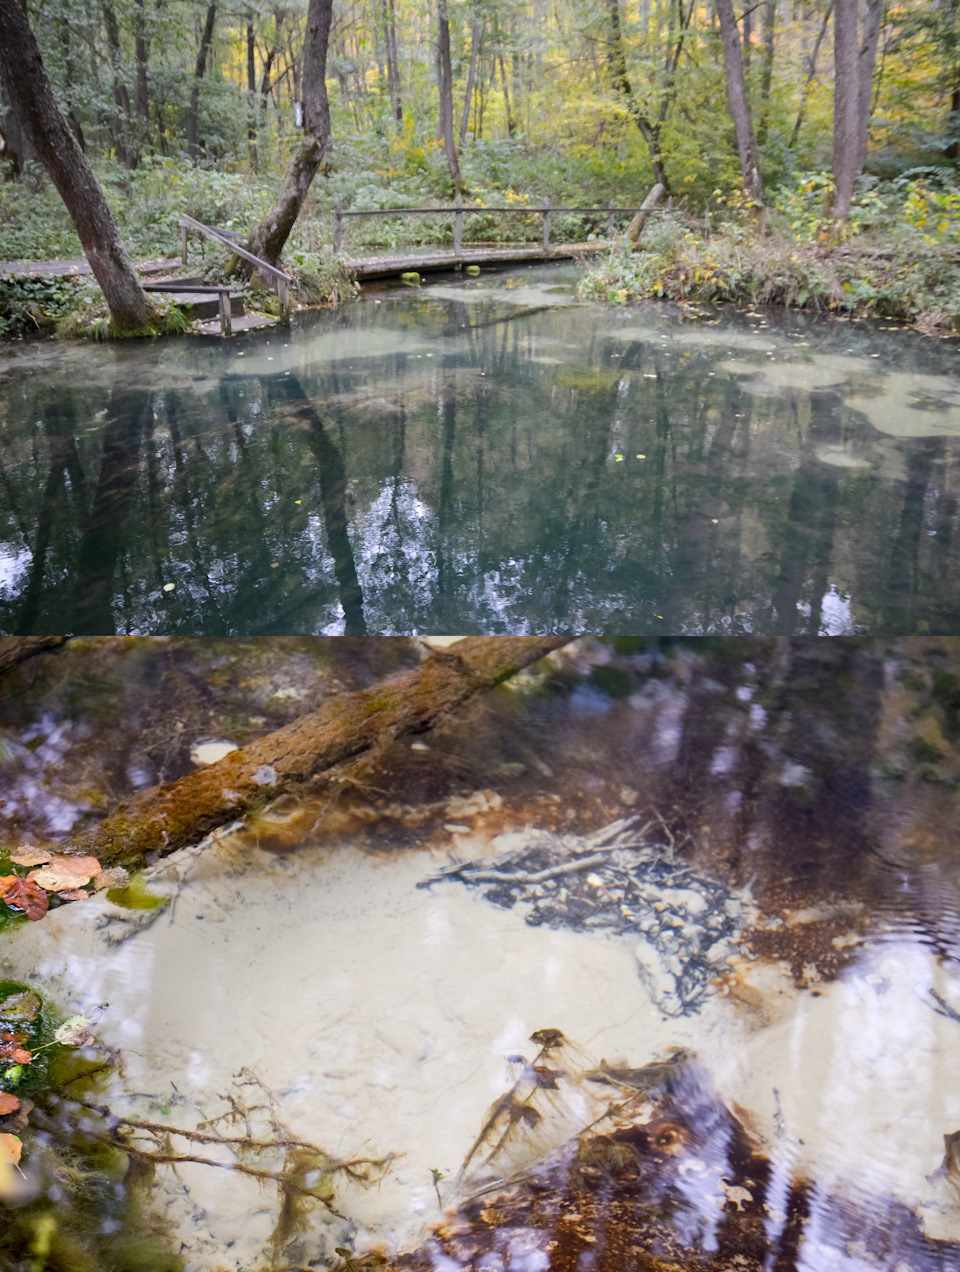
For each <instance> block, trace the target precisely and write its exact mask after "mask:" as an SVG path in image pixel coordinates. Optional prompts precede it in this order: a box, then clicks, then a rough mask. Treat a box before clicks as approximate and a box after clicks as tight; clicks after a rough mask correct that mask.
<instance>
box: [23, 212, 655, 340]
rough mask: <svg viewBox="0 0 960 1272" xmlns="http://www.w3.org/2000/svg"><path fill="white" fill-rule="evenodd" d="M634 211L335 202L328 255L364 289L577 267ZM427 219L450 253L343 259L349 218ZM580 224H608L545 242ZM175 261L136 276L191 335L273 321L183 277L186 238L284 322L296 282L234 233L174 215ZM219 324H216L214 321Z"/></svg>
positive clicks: (84, 270)
mask: <svg viewBox="0 0 960 1272" xmlns="http://www.w3.org/2000/svg"><path fill="white" fill-rule="evenodd" d="M641 210H643V211H646V207H644V209H640V208H619V207H615V206H614V203H613V200H611V201H610V204H609V206H608V207H605V208H595V207H594V208H579V207H577V208H574V207H552V206H551V204H550V200H549V199H544V200H543V201H542V203H541V205H540V206H539V207H531V206H526V205H524V204H513V205H511V206H494V207H484V206H483V205H465V204H464V201H463V197H462V196H461V195H459V194H458V195H457V198H456V202H455V204H454V205H453V206H452V207H420V208H363V209H356V210H349V209H345V208H344V207H343V206H342V204H341V201H340V198H339V197H338V198H336V199H335V200H334V209H333V250H334V253H335V255H337V256H339V257H340V261H341V265H342V268H343V272H344V274H345V275H346V276H347V277H348V278H353V279H356V280H357V281H358V282H365V281H368V280H372V279H384V278H391V277H396V276H399V275H402V274H412V273H418V274H420V273H430V272H437V271H441V270H460V269H463V268H465V267H467V266H470V265H511V264H516V263H520V262H523V261H555V260H572V259H580V258H583V257H586V256H589V255H592V254H593V253H596V252H604V251H609V250H610V248H611V247H612V246H613V245H614V243H615V241H616V218H617V217H623V216H626V215H629V216H633V215H634V214H635V213H637V212H639V211H641ZM491 215H492V216H503V215H510V216H514V217H516V216H518V215H521V216H525V217H530V216H531V215H532V216H539V217H540V219H541V231H542V232H541V234H540V236H539V241H537V242H532V243H531V242H525V243H516V242H514V243H485V244H482V245H474V246H470V247H464V245H463V227H464V220H465V218H466V217H470V216H483V217H487V216H491ZM407 216H421V217H422V216H428V217H442V218H444V219H446V218H452V221H453V247H452V248H447V247H439V246H437V245H425V246H420V247H410V248H407V249H406V250H405V251H404V252H403V253H397V254H390V255H388V254H378V255H372V256H348V255H345V254H344V252H343V230H344V223H345V222H346V221H347V220H348V218H355V217H407ZM553 216H579V217H589V218H592V220H593V222H594V224H596V225H597V226H599V225H600V224H601V223H602V222H603V221H604V220H605V221H606V227H605V228H606V231H607V234H606V237H605V238H602V239H599V238H593V239H590V240H588V241H587V242H585V243H583V242H581V243H553V242H551V238H550V230H551V217H553ZM179 225H180V261H179V266H180V270H181V272H179V273H176V272H175V271H176V270H177V265H178V262H177V261H176V258H167V259H165V260H161V261H145V262H141V263H139V264H138V265H137V270H138V272H139V273H140V274H141V275H143V276H145V277H155V276H157V275H162V276H163V277H161V278H156V279H155V281H152V282H145V283H144V289H145V290H146V291H162V292H165V293H167V294H168V295H171V296H172V297H173V298H175V299H176V300H177V301H180V302H182V303H183V304H185V305H189V306H190V307H191V313H192V316H193V317H194V318H195V319H197V330H198V331H199V332H200V333H201V334H205V335H214V334H217V329H218V328H219V334H220V335H221V336H229V335H232V334H233V333H234V332H235V331H244V330H250V329H252V328H255V327H264V326H269V325H272V324H273V323H275V322H276V321H277V320H276V319H275V318H271V317H270V316H269V315H266V314H249V315H247V314H244V300H243V297H242V296H241V295H240V294H239V293H237V292H236V291H235V290H233V289H232V288H231V287H230V286H229V285H227V284H216V285H207V284H204V283H203V282H202V280H201V279H200V278H199V277H198V276H188V275H187V274H186V273H185V272H184V271H185V270H186V267H187V265H188V259H187V258H188V246H189V236H190V235H191V234H199V235H201V236H202V237H203V238H205V239H209V240H211V241H212V242H214V243H217V244H218V245H219V246H221V247H225V248H227V249H228V250H229V251H230V252H232V253H233V254H234V255H235V256H239V257H241V258H242V259H243V260H245V261H247V262H249V263H250V264H251V265H252V266H253V268H254V271H255V272H256V273H257V274H258V275H259V277H260V279H261V281H262V282H263V283H265V284H266V285H267V286H268V287H270V288H272V289H273V290H274V291H276V293H277V298H278V300H279V302H280V313H281V321H286V320H287V318H288V317H289V312H290V302H291V293H292V290H293V286H294V279H293V278H292V277H291V275H290V274H287V273H286V272H285V271H284V270H282V269H278V268H277V267H276V266H274V265H269V264H268V263H267V262H266V261H264V260H261V259H260V258H259V257H257V256H254V255H253V253H252V252H248V251H247V249H246V248H245V247H243V246H242V242H241V240H242V238H243V237H244V236H243V235H241V234H239V233H238V232H237V231H236V230H220V229H216V228H215V227H213V226H210V225H204V224H203V222H201V221H198V220H196V219H195V218H194V217H192V216H188V215H187V214H186V213H185V212H183V213H181V214H180V221H179ZM90 273H92V271H91V269H90V266H89V264H88V263H87V262H86V261H85V260H70V261H0V278H2V277H4V276H7V277H11V276H19V277H23V276H29V277H43V276H47V277H71V276H74V275H85V274H90ZM217 320H219V321H217Z"/></svg>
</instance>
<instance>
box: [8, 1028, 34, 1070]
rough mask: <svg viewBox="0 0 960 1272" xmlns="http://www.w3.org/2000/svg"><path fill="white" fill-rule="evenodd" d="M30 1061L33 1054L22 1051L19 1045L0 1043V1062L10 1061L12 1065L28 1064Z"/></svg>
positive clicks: (15, 1043)
mask: <svg viewBox="0 0 960 1272" xmlns="http://www.w3.org/2000/svg"><path fill="white" fill-rule="evenodd" d="M8 1037H9V1035H8ZM32 1059H33V1054H32V1053H31V1052H29V1051H24V1049H23V1047H21V1046H20V1045H19V1043H17V1042H0V1060H12V1061H13V1063H14V1064H29V1063H30V1062H31V1060H32Z"/></svg>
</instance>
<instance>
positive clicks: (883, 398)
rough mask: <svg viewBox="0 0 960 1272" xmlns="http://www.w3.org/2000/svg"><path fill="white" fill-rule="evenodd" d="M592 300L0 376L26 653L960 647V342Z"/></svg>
mask: <svg viewBox="0 0 960 1272" xmlns="http://www.w3.org/2000/svg"><path fill="white" fill-rule="evenodd" d="M576 277H577V275H576V273H575V271H571V270H561V269H557V268H552V269H544V268H540V267H532V268H529V269H525V270H515V271H511V272H509V273H500V274H496V275H494V274H490V275H485V276H483V277H481V278H480V279H478V280H475V281H474V280H469V281H467V280H465V281H463V282H460V281H454V280H451V279H450V278H449V277H448V278H445V279H442V280H437V281H435V282H433V283H430V284H427V285H424V286H423V287H422V288H420V289H419V290H417V291H411V290H407V289H400V290H385V291H381V292H376V293H375V292H367V293H366V294H365V295H364V297H363V298H362V300H360V301H359V302H357V303H353V304H349V305H347V306H345V307H344V308H343V309H341V310H340V311H339V312H336V313H321V314H310V315H304V316H303V318H302V320H301V321H298V322H297V323H295V325H294V328H293V329H292V330H291V331H289V332H279V333H274V334H269V335H260V336H250V337H241V338H238V339H236V340H234V341H233V342H230V343H220V342H214V341H207V342H204V341H193V340H182V341H177V342H173V341H169V342H164V343H159V342H157V343H151V344H144V345H139V344H137V345H131V346H129V347H111V348H99V347H87V346H82V347H80V346H64V345H35V346H26V345H24V346H19V347H16V346H15V347H13V348H9V349H7V350H4V351H3V352H0V630H2V631H3V632H6V633H29V632H34V631H37V632H51V631H55V632H76V633H91V632H93V633H109V632H130V633H155V634H160V633H169V632H184V633H189V634H193V635H213V634H224V633H240V634H242V633H249V634H252V633H264V634H271V633H279V632H288V633H331V634H337V633H344V632H345V633H347V634H362V633H365V632H366V633H407V632H421V633H442V632H447V633H453V632H458V633H459V632H522V631H535V632H544V631H565V630H571V631H594V632H603V631H606V632H627V631H629V632H640V631H650V632H684V633H689V634H707V633H713V632H724V633H748V632H750V633H759V634H771V633H784V634H787V633H809V634H813V635H816V634H822V635H837V634H841V633H856V632H863V633H871V632H876V633H884V634H909V633H917V632H920V633H923V632H932V633H948V632H954V633H955V632H960V508H958V499H957V490H958V486H960V375H958V374H957V372H956V368H957V363H958V361H960V359H958V356H957V353H956V352H955V351H954V347H953V345H952V344H950V345H947V344H943V343H938V342H934V341H932V340H927V339H925V338H923V337H921V336H919V335H916V334H914V333H908V332H902V331H899V330H893V329H885V328H884V327H883V326H882V325H877V324H866V323H864V324H856V323H850V322H841V321H836V320H834V319H820V320H818V319H816V318H808V317H804V316H787V317H781V316H776V315H767V316H764V315H762V314H759V313H758V314H756V315H747V314H734V313H732V312H728V311H717V312H715V313H714V312H703V313H702V314H700V315H699V316H690V315H687V316H686V317H684V316H682V315H681V314H680V313H679V312H678V311H677V310H676V309H675V308H673V307H668V306H663V305H652V306H642V307H641V306H637V307H634V308H630V309H626V308H625V309H611V308H605V307H599V306H592V305H583V304H579V305H578V304H577V303H576V302H575V299H574V296H573V290H574V287H575V283H576Z"/></svg>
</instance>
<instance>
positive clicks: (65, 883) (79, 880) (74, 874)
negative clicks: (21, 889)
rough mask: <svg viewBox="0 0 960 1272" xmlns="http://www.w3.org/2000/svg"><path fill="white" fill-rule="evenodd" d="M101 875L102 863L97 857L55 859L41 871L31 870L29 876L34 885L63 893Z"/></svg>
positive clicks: (62, 857) (42, 867)
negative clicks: (96, 875)
mask: <svg viewBox="0 0 960 1272" xmlns="http://www.w3.org/2000/svg"><path fill="white" fill-rule="evenodd" d="M99 873H100V862H99V861H97V859H96V857H65V856H57V857H53V858H52V859H51V861H50V863H49V865H46V866H41V867H40V869H39V870H31V871H30V873H29V874H28V875H27V878H28V879H32V880H33V881H34V883H38V884H39V885H40V887H41V888H46V889H47V891H48V892H63V891H65V890H67V889H68V888H79V887H81V886H82V885H83V884H85V883H89V881H90V880H91V879H92V878H93V876H94V875H95V874H99Z"/></svg>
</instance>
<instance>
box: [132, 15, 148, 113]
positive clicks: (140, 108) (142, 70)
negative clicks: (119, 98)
mask: <svg viewBox="0 0 960 1272" xmlns="http://www.w3.org/2000/svg"><path fill="white" fill-rule="evenodd" d="M135 15H136V32H135V41H136V117H137V120H139V121H140V122H141V125H145V123H146V121H147V118H149V117H150V97H149V92H147V83H146V66H147V62H149V61H150V39H149V37H147V34H146V23H145V20H144V0H136V9H135Z"/></svg>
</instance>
